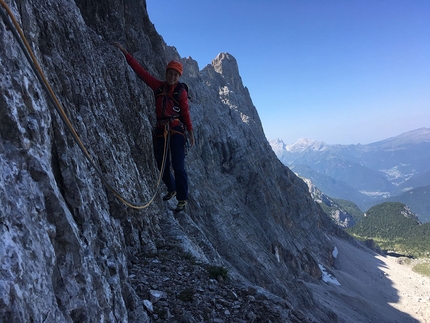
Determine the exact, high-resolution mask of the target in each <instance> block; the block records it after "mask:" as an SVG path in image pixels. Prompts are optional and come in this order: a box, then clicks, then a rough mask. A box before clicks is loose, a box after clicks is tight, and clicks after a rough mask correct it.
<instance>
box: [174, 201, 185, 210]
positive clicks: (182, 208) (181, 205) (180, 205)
mask: <svg viewBox="0 0 430 323" xmlns="http://www.w3.org/2000/svg"><path fill="white" fill-rule="evenodd" d="M186 205H187V201H179V202H178V205H177V206H176V209H175V213H178V212H181V211H184V210H185V206H186Z"/></svg>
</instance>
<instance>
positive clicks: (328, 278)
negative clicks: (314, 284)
mask: <svg viewBox="0 0 430 323" xmlns="http://www.w3.org/2000/svg"><path fill="white" fill-rule="evenodd" d="M318 266H319V267H320V269H321V272H322V280H323V282H325V283H332V284H334V285H338V286H340V283H339V281H338V280H337V279H336V278H335V277H333V276H332V275H330V274H329V273H328V272H327V270H326V269H325V268H324V267H323V266H322V265H320V264H318Z"/></svg>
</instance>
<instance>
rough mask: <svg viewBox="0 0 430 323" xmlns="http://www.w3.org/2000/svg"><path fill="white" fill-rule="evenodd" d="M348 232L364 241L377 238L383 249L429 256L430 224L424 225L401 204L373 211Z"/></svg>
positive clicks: (372, 209)
mask: <svg viewBox="0 0 430 323" xmlns="http://www.w3.org/2000/svg"><path fill="white" fill-rule="evenodd" d="M347 231H348V232H350V233H352V234H353V235H355V236H357V237H359V238H361V239H374V240H375V241H376V242H377V243H378V244H379V245H380V246H381V248H383V249H386V250H391V251H395V252H397V253H400V254H405V255H413V256H429V255H430V253H429V250H428V246H429V245H430V223H425V224H421V223H420V222H419V221H418V218H417V216H416V215H415V214H414V213H412V212H411V211H410V209H409V208H408V207H407V206H406V205H404V204H402V203H399V202H385V203H382V204H378V205H376V206H374V207H372V208H371V209H369V210H368V211H367V212H366V213H365V215H364V218H363V219H362V220H361V221H359V222H358V223H357V224H356V225H355V226H353V227H350V228H348V229H347Z"/></svg>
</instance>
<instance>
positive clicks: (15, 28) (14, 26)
mask: <svg viewBox="0 0 430 323" xmlns="http://www.w3.org/2000/svg"><path fill="white" fill-rule="evenodd" d="M0 4H1V5H2V6H3V8H4V9H5V11H6V12H7V14H6V13H5V12H3V11H2V10H0V13H1V15H2V17H3V20H4V22H5V24H6V25H7V26H8V27H9V28H10V29H11V31H12V34H13V35H14V37H15V39H16V40H17V41H18V44H19V46H20V47H21V50H22V51H23V53H24V55H25V57H26V58H27V60H28V62H29V63H30V66H31V68H32V69H33V71H34V73H35V74H36V77H37V78H38V79H39V81H40V83H41V84H42V87H43V88H44V89H45V91H46V92H47V93H48V97H49V99H50V100H51V102H52V103H53V105H54V107H55V109H56V110H57V112H58V114H59V115H60V117H61V119H62V120H63V122H64V123H65V125H66V127H67V129H68V130H69V131H70V133H71V135H72V137H73V139H74V140H75V142H76V143H77V145H78V146H79V148H80V149H81V151H82V152H83V154H84V156H85V157H86V159H87V160H88V161H89V163H90V164H91V165H92V166H93V168H94V170H95V171H96V173H97V175H98V176H99V177H100V179H101V180H102V182H103V183H104V184H105V185H106V187H107V188H108V189H109V190H110V191H111V192H112V193H113V194H114V195H115V196H116V197H117V198H118V199H119V200H120V201H121V202H123V203H124V204H126V205H127V206H129V207H131V208H133V209H144V208H146V207H148V206H149V205H150V204H151V203H152V202H153V201H154V199H155V196H156V195H157V192H158V189H159V187H160V183H161V179H162V177H163V171H164V166H165V162H166V158H167V151H168V147H169V146H170V131H168V130H169V129H167V130H166V131H165V132H164V152H163V162H162V165H161V171H160V174H159V177H158V181H157V187H156V190H155V193H154V195H153V196H152V197H151V199H150V200H149V202H147V203H145V204H135V203H133V202H130V201H129V200H127V199H126V198H125V197H123V196H122V195H121V194H120V193H119V192H118V191H117V190H116V189H115V188H114V187H113V186H112V185H111V184H110V183H109V181H108V180H107V178H106V177H105V176H104V175H103V173H102V171H101V170H100V168H99V167H97V165H96V164H95V162H94V160H93V159H92V158H91V155H90V154H89V152H88V150H87V149H86V148H85V146H84V144H83V143H82V141H81V139H80V138H79V135H78V134H77V133H76V130H75V128H74V127H73V125H72V123H71V122H70V120H69V118H68V117H67V114H66V113H65V111H64V109H63V107H62V106H61V104H60V102H59V101H58V99H57V96H56V95H55V93H54V91H53V90H52V88H51V86H50V85H49V82H48V80H47V79H46V77H45V75H44V74H43V71H42V69H41V67H40V65H39V63H38V61H37V59H36V57H35V55H34V54H33V51H32V50H31V47H30V45H29V44H28V42H27V39H26V37H25V35H24V33H23V32H22V30H21V28H20V26H19V23H18V22H17V20H16V18H15V16H14V14H13V13H12V11H11V10H10V8H9V6H8V5H7V4H6V3H5V1H4V0H0ZM8 16H9V17H10V19H11V20H12V22H10V21H9V19H8Z"/></svg>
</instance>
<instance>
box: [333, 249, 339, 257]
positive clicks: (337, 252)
mask: <svg viewBox="0 0 430 323" xmlns="http://www.w3.org/2000/svg"><path fill="white" fill-rule="evenodd" d="M332 255H333V257H334V258H337V256H338V255H339V250H337V247H336V246H335V247H334V249H333V251H332Z"/></svg>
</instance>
